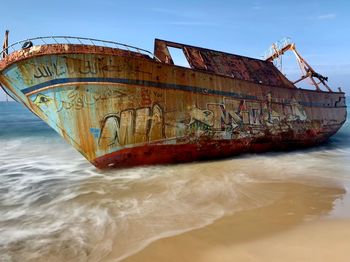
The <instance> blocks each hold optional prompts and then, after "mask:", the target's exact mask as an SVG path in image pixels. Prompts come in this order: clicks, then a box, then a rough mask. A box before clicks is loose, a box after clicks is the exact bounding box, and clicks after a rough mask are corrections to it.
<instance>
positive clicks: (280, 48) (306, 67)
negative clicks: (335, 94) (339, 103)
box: [264, 37, 332, 92]
mask: <svg viewBox="0 0 350 262" xmlns="http://www.w3.org/2000/svg"><path fill="white" fill-rule="evenodd" d="M287 51H292V52H293V53H294V55H295V57H296V60H297V63H298V65H299V68H300V70H301V72H302V76H301V77H300V78H299V79H298V80H296V81H294V82H293V84H297V83H299V82H301V81H303V80H304V79H307V78H309V79H310V80H311V84H312V85H313V86H315V88H316V90H318V91H321V88H320V84H322V85H323V86H324V87H326V88H327V90H328V91H329V92H332V90H331V88H330V87H329V86H328V85H327V83H326V82H327V81H328V77H325V76H323V75H321V74H319V73H317V72H316V71H315V70H314V69H313V68H312V67H311V66H310V64H309V63H307V62H306V60H305V59H304V58H303V57H302V56H301V55H300V54H299V52H298V51H297V49H296V47H295V43H292V42H291V40H290V38H288V37H286V38H283V39H282V40H281V41H278V42H276V43H273V44H272V46H271V47H270V48H269V49H268V50H267V52H266V53H265V55H264V60H265V61H269V62H274V61H276V60H277V59H278V65H279V66H278V65H277V67H280V70H282V55H283V54H284V53H285V52H287ZM315 78H316V79H318V81H319V82H317V81H316V79H315Z"/></svg>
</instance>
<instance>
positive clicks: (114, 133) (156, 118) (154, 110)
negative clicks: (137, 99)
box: [98, 104, 165, 147]
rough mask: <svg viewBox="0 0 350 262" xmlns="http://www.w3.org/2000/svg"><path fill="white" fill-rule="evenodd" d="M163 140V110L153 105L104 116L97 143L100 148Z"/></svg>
mask: <svg viewBox="0 0 350 262" xmlns="http://www.w3.org/2000/svg"><path fill="white" fill-rule="evenodd" d="M164 138H165V134H164V115H163V109H162V108H161V107H160V106H159V105H158V104H155V105H153V106H152V107H145V108H138V109H128V110H123V111H121V112H120V113H113V114H108V115H106V116H105V117H104V119H103V120H102V125H101V134H100V137H99V140H98V143H99V145H100V146H102V147H106V146H124V145H128V144H137V143H143V142H148V141H156V140H160V139H164Z"/></svg>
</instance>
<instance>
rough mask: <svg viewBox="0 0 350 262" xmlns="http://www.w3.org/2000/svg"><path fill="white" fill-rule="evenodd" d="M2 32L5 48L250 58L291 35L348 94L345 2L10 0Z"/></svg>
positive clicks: (292, 68)
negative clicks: (45, 44)
mask: <svg viewBox="0 0 350 262" xmlns="http://www.w3.org/2000/svg"><path fill="white" fill-rule="evenodd" d="M6 29H9V30H10V43H11V42H15V41H18V40H23V39H25V38H30V37H36V36H48V35H70V36H84V37H93V38H99V39H104V40H114V41H118V42H123V43H127V44H131V45H136V46H139V47H143V48H145V49H149V50H151V51H152V50H153V41H154V38H163V39H167V40H172V41H175V42H183V43H187V44H191V45H197V46H203V47H207V48H211V49H216V50H222V51H226V52H230V53H237V54H240V55H245V56H251V57H260V56H261V55H262V54H263V53H264V52H265V50H266V49H267V48H268V47H269V46H270V45H271V44H272V43H273V42H275V41H277V40H279V39H281V38H283V37H285V36H289V37H291V38H292V41H293V42H295V43H296V45H297V47H298V50H299V51H300V53H301V54H302V55H303V56H304V58H305V59H306V60H307V61H308V62H309V63H310V64H311V65H312V66H313V67H314V69H315V70H316V71H318V72H319V73H321V74H323V75H326V76H328V77H329V81H330V82H329V84H330V86H331V87H333V89H336V87H338V86H341V87H342V88H343V90H345V91H347V92H349V93H350V51H349V46H350V45H349V43H350V1H345V0H344V1H320V0H319V1H312V0H309V1H305V0H304V1H299V0H294V1H272V0H271V1H268V0H266V1H208V0H201V1H192V0H186V1H184V0H177V1H174V0H172V1H166V0H162V1H154V0H147V1H135V0H134V1H125V0H123V1H112V0H100V1H91V0H84V1H80V0H79V1H74V0H71V1H66V0H60V1H47V0H45V1H43V0H37V1H35V0H31V1H19V0H11V1H7V2H6V8H5V9H2V12H1V15H0V33H1V32H4V31H5V30H6ZM0 37H1V35H0ZM286 58H290V59H292V57H291V56H287V57H286ZM285 61H286V59H285ZM292 62H293V63H292ZM285 70H286V73H288V75H290V76H292V77H294V78H295V77H296V73H298V71H297V67H296V65H295V64H294V60H291V62H285ZM3 99H4V95H3V94H2V93H0V100H3Z"/></svg>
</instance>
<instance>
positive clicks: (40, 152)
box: [0, 102, 350, 261]
mask: <svg viewBox="0 0 350 262" xmlns="http://www.w3.org/2000/svg"><path fill="white" fill-rule="evenodd" d="M349 153H350V125H349V121H348V122H347V123H345V125H344V126H343V128H342V129H341V130H340V131H339V132H338V133H337V134H336V135H335V136H333V137H332V138H331V139H330V140H329V141H328V142H327V143H325V144H323V145H321V146H318V147H315V148H312V149H307V150H297V151H292V152H279V153H273V152H272V153H264V154H259V155H256V154H245V155H242V156H236V157H232V158H231V159H225V160H218V161H208V162H197V163H189V164H178V165H166V166H149V167H137V168H129V169H115V170H106V171H102V170H98V169H96V168H95V167H93V166H92V165H91V164H90V163H89V162H87V161H86V160H85V159H84V158H83V157H82V156H81V155H80V154H79V153H78V152H77V151H75V150H74V149H73V148H72V147H71V146H70V145H68V144H67V143H66V142H65V141H64V140H63V139H62V138H61V137H59V136H58V135H57V134H56V133H55V132H54V131H53V130H52V129H50V128H49V127H48V126H47V125H46V124H45V123H43V122H42V121H41V120H40V119H38V118H37V117H36V116H34V115H33V114H32V113H30V112H29V111H28V110H27V109H26V108H24V107H23V106H22V105H20V104H18V103H16V102H8V103H6V102H0V261H99V260H102V259H104V258H106V257H107V256H108V255H109V254H110V253H111V252H113V254H114V258H116V259H117V260H121V259H123V258H125V257H127V256H128V255H130V254H132V253H135V252H137V251H138V250H141V249H142V248H143V247H145V246H146V245H148V244H149V243H151V242H152V241H154V240H157V239H160V238H162V237H167V236H172V235H176V234H180V233H182V232H186V231H189V230H192V229H195V228H201V227H205V226H207V225H210V224H211V223H213V222H214V221H215V220H217V219H219V218H222V217H224V216H227V215H232V214H236V213H239V212H242V211H244V210H249V209H254V208H260V207H263V206H267V205H271V203H274V202H276V201H279V199H281V198H282V197H283V196H285V194H286V189H284V187H283V186H281V185H282V184H283V183H293V184H297V185H312V186H314V187H319V188H323V187H332V186H334V187H338V188H341V189H343V190H338V191H336V192H337V193H336V194H332V195H325V194H323V195H321V193H320V195H316V196H314V195H310V196H309V197H310V198H311V197H314V198H315V199H316V198H317V199H318V198H320V197H323V198H329V199H328V200H329V203H330V205H329V207H328V208H324V209H322V210H317V211H313V212H306V213H307V215H305V217H303V219H313V217H319V216H337V215H340V213H341V212H342V210H344V209H345V207H347V206H350V205H349V203H348V201H346V199H347V198H346V196H347V194H348V193H347V191H348V189H349V188H350V187H349V184H350V183H348V181H350V154H349ZM320 192H323V191H320ZM301 201H302V200H301ZM339 206H342V207H343V208H337V207H339ZM312 208H314V207H310V210H311V209H312ZM288 212H291V213H293V210H289V211H288Z"/></svg>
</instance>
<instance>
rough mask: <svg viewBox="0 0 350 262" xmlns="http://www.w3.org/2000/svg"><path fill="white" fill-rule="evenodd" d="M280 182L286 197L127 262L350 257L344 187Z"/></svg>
mask: <svg viewBox="0 0 350 262" xmlns="http://www.w3.org/2000/svg"><path fill="white" fill-rule="evenodd" d="M280 187H281V190H283V191H284V196H283V197H282V198H281V199H279V200H278V201H276V202H275V203H273V204H272V205H269V206H265V207H261V208H257V209H251V210H248V211H243V212H239V213H237V214H234V215H231V216H226V217H224V218H222V219H219V220H217V221H216V222H214V223H213V224H211V225H210V226H207V227H204V228H201V229H197V230H193V231H190V232H187V233H184V234H180V235H177V236H174V237H169V238H164V239H160V240H158V241H156V242H154V243H152V244H150V245H149V246H148V247H146V248H145V249H144V250H142V251H140V252H139V253H137V254H135V255H133V256H130V257H129V258H127V259H125V260H123V261H127V262H138V261H140V262H141V261H169V262H171V261H174V262H175V261H198V262H200V261H201V262H209V261H223V262H226V261H344V262H345V261H349V254H348V249H349V245H350V219H349V215H350V213H349V212H348V211H349V209H347V211H346V207H347V206H348V205H349V199H348V197H347V199H343V198H342V197H343V196H344V194H346V192H345V189H344V188H342V187H314V186H306V185H301V184H293V183H292V184H287V183H286V184H283V185H282V184H281V185H280ZM337 198H338V200H336V202H334V200H335V199H337ZM337 201H339V202H337ZM332 210H333V211H332ZM337 210H338V211H339V213H338V212H337ZM331 211H332V212H331ZM345 211H346V212H345ZM112 258H113V255H112V256H110V257H108V258H107V261H111V260H113V259H112Z"/></svg>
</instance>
